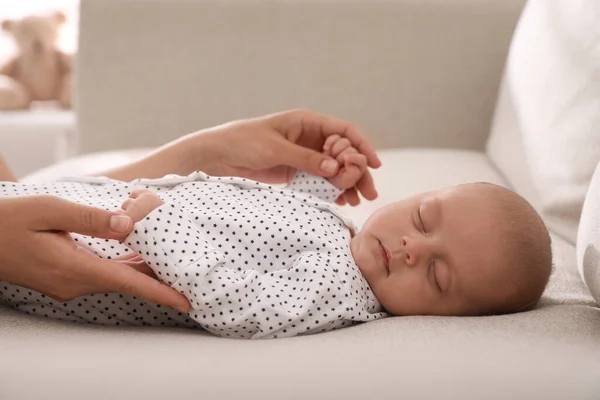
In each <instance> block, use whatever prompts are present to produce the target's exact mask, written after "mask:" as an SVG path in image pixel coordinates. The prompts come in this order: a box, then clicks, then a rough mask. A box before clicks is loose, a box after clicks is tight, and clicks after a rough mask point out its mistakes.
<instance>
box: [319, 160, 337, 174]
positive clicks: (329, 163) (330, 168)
mask: <svg viewBox="0 0 600 400" xmlns="http://www.w3.org/2000/svg"><path fill="white" fill-rule="evenodd" d="M337 165H338V164H337V161H335V160H331V159H325V160H323V161H322V162H321V169H322V170H323V171H325V172H329V173H333V172H335V169H336V168H337Z"/></svg>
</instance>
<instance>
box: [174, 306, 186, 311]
mask: <svg viewBox="0 0 600 400" xmlns="http://www.w3.org/2000/svg"><path fill="white" fill-rule="evenodd" d="M175 309H176V310H177V311H179V312H180V313H186V312H188V309H187V307H183V306H179V307H175Z"/></svg>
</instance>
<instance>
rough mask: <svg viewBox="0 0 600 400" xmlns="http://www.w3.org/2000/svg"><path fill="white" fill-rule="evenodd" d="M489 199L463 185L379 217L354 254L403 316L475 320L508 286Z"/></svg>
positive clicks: (386, 302)
mask: <svg viewBox="0 0 600 400" xmlns="http://www.w3.org/2000/svg"><path fill="white" fill-rule="evenodd" d="M487 196H488V194H487V192H484V191H479V190H478V189H477V188H474V187H468V186H457V187H453V188H449V189H444V190H440V191H435V192H427V193H421V194H418V195H416V196H413V197H411V198H408V199H405V200H402V201H399V202H396V203H393V204H390V205H388V206H386V207H383V208H381V209H379V210H377V211H376V212H375V213H374V214H373V215H372V216H371V217H370V218H369V219H368V220H367V221H366V223H365V224H364V226H363V229H362V230H361V231H360V232H359V233H358V234H357V235H356V236H355V237H354V238H352V242H351V250H352V255H353V257H354V259H355V261H356V263H357V265H358V267H359V269H360V270H361V272H362V274H363V275H364V277H365V278H366V280H367V281H368V283H369V285H370V286H371V289H372V290H373V292H374V293H375V296H377V298H378V299H379V301H380V302H381V303H382V305H383V307H384V308H385V309H386V310H387V311H388V312H390V313H392V314H395V315H469V314H474V313H478V312H479V310H480V307H482V306H485V305H486V304H489V303H491V302H494V300H495V296H499V295H500V293H501V292H502V289H501V288H499V287H498V286H499V285H504V283H501V282H506V279H504V278H505V276H504V275H505V274H507V271H506V269H505V268H502V266H503V265H504V264H503V263H502V257H503V254H502V251H501V249H500V245H499V243H501V242H500V240H499V235H500V234H499V233H498V230H497V229H494V226H495V225H496V224H498V223H500V222H501V221H498V220H497V217H494V216H493V215H492V213H491V212H490V211H489V208H487V207H486V204H487V202H486V198H487Z"/></svg>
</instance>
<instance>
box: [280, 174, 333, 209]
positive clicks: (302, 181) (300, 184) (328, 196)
mask: <svg viewBox="0 0 600 400" xmlns="http://www.w3.org/2000/svg"><path fill="white" fill-rule="evenodd" d="M286 188H287V189H291V190H294V191H297V192H300V193H308V194H310V195H312V196H315V197H318V198H320V199H321V200H325V201H328V202H330V203H333V202H334V201H336V200H337V198H338V197H339V196H340V194H342V193H344V190H343V189H339V188H337V187H335V186H334V185H333V184H331V182H329V181H328V180H327V178H323V177H320V176H315V175H310V174H307V173H306V172H302V171H298V173H297V174H296V176H295V177H294V179H292V181H291V182H290V183H289V184H288V185H287V186H286Z"/></svg>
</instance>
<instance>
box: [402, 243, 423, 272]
mask: <svg viewBox="0 0 600 400" xmlns="http://www.w3.org/2000/svg"><path fill="white" fill-rule="evenodd" d="M422 252H423V249H422V246H420V245H419V243H417V241H416V240H414V239H411V238H410V237H408V236H404V237H402V253H403V254H404V262H405V263H406V265H408V266H409V267H412V266H415V265H417V263H418V262H419V258H420V257H421V255H422V254H421V253H422Z"/></svg>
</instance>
